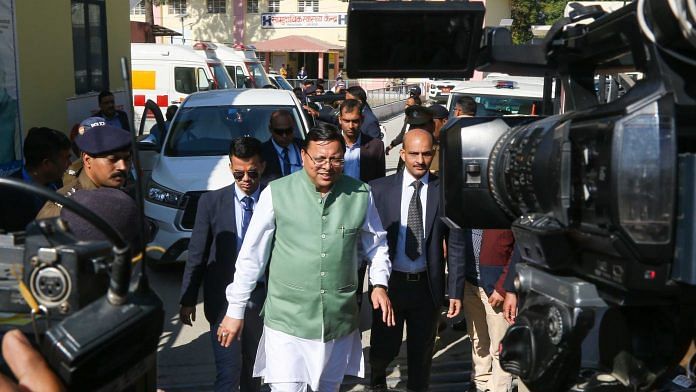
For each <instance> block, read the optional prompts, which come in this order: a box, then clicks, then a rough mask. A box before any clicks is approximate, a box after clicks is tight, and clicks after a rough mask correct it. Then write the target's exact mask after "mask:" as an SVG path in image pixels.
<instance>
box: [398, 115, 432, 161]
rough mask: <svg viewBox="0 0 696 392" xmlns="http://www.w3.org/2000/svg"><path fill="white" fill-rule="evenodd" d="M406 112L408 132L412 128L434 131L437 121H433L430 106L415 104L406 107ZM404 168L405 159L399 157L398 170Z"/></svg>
mask: <svg viewBox="0 0 696 392" xmlns="http://www.w3.org/2000/svg"><path fill="white" fill-rule="evenodd" d="M405 114H406V124H407V126H408V129H407V130H406V132H408V130H410V129H411V128H418V129H423V130H426V131H428V132H430V133H434V131H435V123H434V122H433V112H432V111H431V110H430V108H428V107H425V106H421V105H413V106H409V107H407V108H406V110H405ZM403 168H404V160H403V159H401V158H399V163H397V165H396V171H401V170H403Z"/></svg>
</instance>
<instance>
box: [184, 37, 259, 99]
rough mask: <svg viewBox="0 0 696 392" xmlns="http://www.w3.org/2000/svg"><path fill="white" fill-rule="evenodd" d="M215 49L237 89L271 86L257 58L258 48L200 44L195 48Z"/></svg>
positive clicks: (239, 45)
mask: <svg viewBox="0 0 696 392" xmlns="http://www.w3.org/2000/svg"><path fill="white" fill-rule="evenodd" d="M196 46H198V47H211V46H212V47H213V49H214V50H215V53H216V54H217V57H218V58H219V59H220V60H222V62H223V63H224V64H225V69H227V73H228V74H229V75H230V78H231V79H232V80H233V81H234V83H235V85H236V86H237V88H245V87H251V88H262V87H264V86H266V85H269V84H271V81H270V80H269V78H268V75H267V74H266V71H265V70H264V68H263V64H261V62H260V61H259V59H258V58H257V57H256V48H255V47H254V46H253V45H241V44H237V45H233V46H231V47H230V46H226V45H223V44H212V43H203V42H199V43H196V44H195V45H194V47H196Z"/></svg>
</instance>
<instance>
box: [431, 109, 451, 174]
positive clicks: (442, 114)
mask: <svg viewBox="0 0 696 392" xmlns="http://www.w3.org/2000/svg"><path fill="white" fill-rule="evenodd" d="M429 109H430V111H431V112H432V113H433V123H434V124H435V129H434V130H433V138H434V139H435V143H434V144H433V149H434V150H435V155H433V163H432V164H431V165H430V172H431V173H433V174H435V175H437V174H438V172H439V171H440V130H441V129H442V126H443V125H445V123H446V122H447V120H448V119H449V112H448V111H447V109H445V107H444V106H442V105H439V104H433V105H432V106H430V107H429Z"/></svg>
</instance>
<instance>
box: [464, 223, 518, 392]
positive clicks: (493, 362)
mask: <svg viewBox="0 0 696 392" xmlns="http://www.w3.org/2000/svg"><path fill="white" fill-rule="evenodd" d="M458 233H460V235H463V236H464V238H463V241H464V243H465V244H466V246H465V249H466V266H465V279H466V284H465V285H464V301H463V304H462V307H463V310H464V317H465V318H466V324H467V325H466V327H467V330H468V332H469V336H470V337H471V357H472V362H473V365H474V369H473V372H472V373H471V375H472V381H473V382H474V384H475V386H476V390H477V391H490V392H508V391H510V390H511V388H512V375H510V374H509V373H506V372H505V371H504V370H503V369H502V368H501V367H500V361H499V357H498V356H499V346H500V342H501V340H502V339H503V336H504V335H505V331H506V330H507V328H508V325H509V324H508V323H507V321H506V320H505V317H504V315H503V301H504V299H505V289H504V288H503V284H504V283H505V277H506V275H507V268H506V266H507V265H508V263H509V262H510V257H511V255H512V250H513V247H514V243H515V240H514V238H513V236H512V231H510V230H489V229H486V230H481V229H470V230H468V229H467V230H461V231H459V232H458Z"/></svg>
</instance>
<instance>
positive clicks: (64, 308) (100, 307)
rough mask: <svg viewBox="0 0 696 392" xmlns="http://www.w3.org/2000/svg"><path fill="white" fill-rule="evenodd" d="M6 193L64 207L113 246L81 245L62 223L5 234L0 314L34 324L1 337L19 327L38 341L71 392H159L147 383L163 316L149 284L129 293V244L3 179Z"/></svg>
mask: <svg viewBox="0 0 696 392" xmlns="http://www.w3.org/2000/svg"><path fill="white" fill-rule="evenodd" d="M8 188H10V189H12V188H13V189H15V190H20V191H24V192H27V193H33V194H37V195H40V196H41V197H44V198H46V199H48V200H53V201H56V202H58V203H60V204H61V205H63V208H68V209H70V210H72V211H73V212H75V213H76V214H78V215H79V216H81V217H82V218H84V219H86V220H87V221H89V222H90V223H91V224H92V225H94V226H95V227H96V228H97V229H99V230H101V231H102V232H103V233H104V234H105V235H106V236H107V237H108V238H109V240H110V241H111V242H106V241H87V242H85V241H78V240H76V238H75V237H74V236H73V235H72V234H71V233H70V231H69V229H68V227H67V226H66V224H65V223H64V222H63V221H62V220H61V219H58V218H55V219H47V220H41V221H35V222H32V223H30V224H29V226H28V228H27V230H26V232H20V233H9V234H0V271H2V275H0V312H3V313H12V314H19V315H26V317H25V320H26V318H30V319H31V323H27V322H21V318H20V320H15V322H14V323H3V324H2V325H0V332H7V331H8V330H9V329H12V328H15V327H16V326H17V325H19V326H20V330H22V331H23V332H24V333H26V334H28V335H30V336H31V335H32V334H33V335H34V336H35V337H36V339H37V343H38V345H39V348H40V350H41V352H42V354H43V356H44V357H45V358H46V361H47V362H48V364H49V366H50V367H51V368H52V369H53V371H55V372H56V374H57V375H58V376H59V377H60V378H61V379H62V380H63V382H64V383H65V384H66V385H67V386H68V387H69V389H70V390H84V391H97V390H99V391H107V390H108V391H112V390H123V389H125V388H126V387H129V386H133V385H138V386H141V387H142V386H144V387H146V388H149V389H154V382H151V381H152V380H145V381H143V380H144V379H143V377H147V376H148V375H147V374H146V373H147V372H148V371H152V370H153V369H154V367H155V364H156V354H157V345H158V342H159V335H160V334H161V332H162V327H163V321H164V311H163V307H162V301H161V300H160V299H159V297H158V296H157V295H156V294H155V293H154V292H153V291H152V290H150V289H149V288H148V286H147V281H146V280H143V279H141V280H140V281H138V282H137V285H135V286H133V287H131V285H130V277H131V276H130V275H131V249H130V246H129V244H127V243H126V242H125V241H124V240H123V238H122V237H121V235H120V234H118V233H117V232H116V231H115V230H114V229H113V228H112V227H111V226H110V225H109V224H108V223H107V222H105V221H104V220H102V219H101V218H100V217H99V216H97V215H96V214H94V213H93V212H92V211H90V210H88V209H87V208H85V207H84V206H82V205H80V204H79V203H77V202H76V201H74V200H71V199H68V198H66V197H64V196H62V195H59V194H57V193H55V192H52V191H50V190H47V189H44V188H41V187H38V186H35V185H31V184H27V183H23V182H20V181H17V180H13V179H9V178H0V189H8ZM141 276H142V275H141ZM105 294H106V295H105ZM152 373H153V374H154V372H152ZM147 383H151V385H145V384H147Z"/></svg>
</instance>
